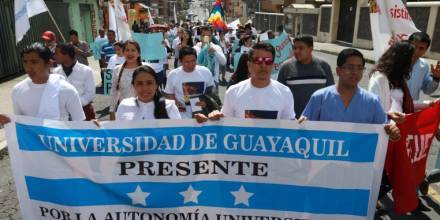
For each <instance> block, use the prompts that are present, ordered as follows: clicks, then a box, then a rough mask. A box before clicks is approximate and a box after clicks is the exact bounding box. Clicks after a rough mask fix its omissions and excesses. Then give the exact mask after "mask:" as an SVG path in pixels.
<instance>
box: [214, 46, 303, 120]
mask: <svg viewBox="0 0 440 220" xmlns="http://www.w3.org/2000/svg"><path fill="white" fill-rule="evenodd" d="M248 55H249V62H248V68H249V73H250V79H247V80H244V81H242V82H240V83H238V84H235V85H233V86H231V87H230V88H229V89H228V90H227V91H226V94H225V98H224V104H223V107H222V109H221V112H219V111H214V112H212V113H211V114H210V115H209V118H211V119H218V118H220V117H230V118H262V119H295V112H294V110H293V109H294V100H293V96H292V92H291V91H290V90H289V88H288V87H287V86H285V85H283V84H281V83H279V82H278V81H275V80H272V79H271V74H272V69H273V68H274V59H275V48H274V47H273V46H272V45H270V44H267V43H258V44H255V45H254V46H253V47H252V49H251V50H250V51H249V53H248Z"/></svg>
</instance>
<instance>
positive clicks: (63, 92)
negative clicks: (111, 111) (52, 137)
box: [0, 43, 85, 126]
mask: <svg viewBox="0 0 440 220" xmlns="http://www.w3.org/2000/svg"><path fill="white" fill-rule="evenodd" d="M50 58H51V51H50V50H49V48H47V47H45V46H43V45H42V44H40V43H34V44H32V45H31V46H28V47H26V48H25V49H24V50H23V51H22V53H21V59H22V61H23V67H24V71H25V72H26V73H27V75H28V77H27V78H26V79H24V80H23V81H21V82H19V83H18V84H17V85H15V86H14V88H13V89H12V104H13V107H14V114H15V115H24V116H31V117H38V118H44V119H52V120H60V121H68V120H69V119H70V120H72V121H82V120H84V119H85V116H84V112H83V111H82V109H81V102H80V98H79V96H78V92H77V91H76V90H75V88H74V87H73V86H72V85H70V84H69V83H68V82H66V81H65V80H64V79H63V77H61V76H59V75H56V74H50V67H51V65H52V63H51V61H50ZM9 121H10V119H9V117H8V116H6V115H1V114H0V126H2V125H3V124H6V123H8V122H9Z"/></svg>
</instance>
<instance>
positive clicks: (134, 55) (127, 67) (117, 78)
mask: <svg viewBox="0 0 440 220" xmlns="http://www.w3.org/2000/svg"><path fill="white" fill-rule="evenodd" d="M123 50H124V56H125V62H124V63H123V64H121V65H118V66H116V67H115V68H114V69H113V74H112V89H111V96H112V102H111V104H110V120H115V112H116V108H117V106H118V104H119V103H120V102H121V101H122V100H123V99H125V98H129V97H133V96H134V90H133V87H132V86H131V81H132V78H133V71H134V70H135V69H136V68H137V67H139V66H142V65H147V64H146V63H142V61H141V55H140V54H141V48H140V46H139V44H138V43H137V42H136V41H133V40H128V41H126V42H125V45H124V48H123Z"/></svg>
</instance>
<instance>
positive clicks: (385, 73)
mask: <svg viewBox="0 0 440 220" xmlns="http://www.w3.org/2000/svg"><path fill="white" fill-rule="evenodd" d="M414 51H415V48H414V46H413V45H412V44H411V43H410V42H408V41H400V42H397V43H395V44H394V45H392V46H391V47H390V48H389V49H388V50H387V51H386V52H385V53H384V54H383V55H382V57H381V58H380V59H379V61H378V63H377V65H376V67H375V68H374V69H373V70H372V71H371V73H370V82H369V85H368V90H369V91H370V92H373V93H374V94H376V95H378V96H379V98H380V100H381V102H382V104H383V106H384V109H385V111H386V112H387V114H388V117H389V118H390V119H393V120H394V121H396V122H398V123H400V122H403V120H404V118H405V115H404V114H405V113H406V114H410V113H413V112H414V104H413V102H412V98H411V94H410V92H409V89H408V85H407V84H406V80H408V79H409V76H410V71H411V59H412V57H413V54H414Z"/></svg>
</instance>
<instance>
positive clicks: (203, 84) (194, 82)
mask: <svg viewBox="0 0 440 220" xmlns="http://www.w3.org/2000/svg"><path fill="white" fill-rule="evenodd" d="M211 86H214V79H213V77H212V75H211V72H210V71H209V69H208V68H206V67H204V66H198V65H197V66H196V68H195V70H194V71H193V72H191V73H187V72H185V71H184V70H183V69H182V67H179V68H177V69H174V70H172V71H171V72H170V74H169V75H168V79H167V85H166V86H165V90H164V92H165V93H167V94H174V95H175V96H176V99H177V101H178V102H180V103H181V104H183V105H186V112H182V113H181V115H182V118H192V110H191V105H190V103H189V99H190V98H191V97H197V96H200V95H202V94H204V93H205V92H206V88H208V87H211Z"/></svg>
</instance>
